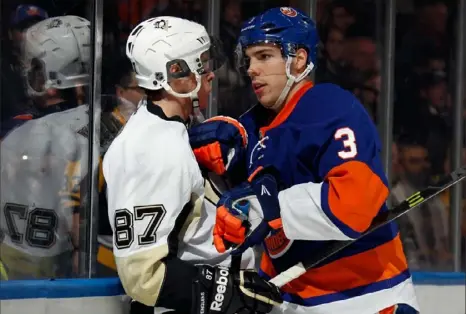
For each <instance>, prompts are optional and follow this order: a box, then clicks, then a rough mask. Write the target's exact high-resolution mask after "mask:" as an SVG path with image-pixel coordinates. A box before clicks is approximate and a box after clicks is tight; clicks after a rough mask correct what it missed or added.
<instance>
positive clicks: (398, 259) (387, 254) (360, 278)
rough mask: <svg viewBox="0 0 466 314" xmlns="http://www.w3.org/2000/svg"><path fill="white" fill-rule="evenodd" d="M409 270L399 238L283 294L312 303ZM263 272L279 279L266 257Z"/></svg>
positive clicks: (308, 276)
mask: <svg viewBox="0 0 466 314" xmlns="http://www.w3.org/2000/svg"><path fill="white" fill-rule="evenodd" d="M407 268H408V264H407V261H406V258H405V255H404V253H403V247H402V245H401V240H400V237H399V235H397V236H396V237H395V238H394V239H393V240H391V241H389V242H387V243H385V244H382V245H380V246H378V247H376V248H373V249H371V250H368V251H365V252H362V253H359V254H355V255H353V256H348V257H344V258H341V259H339V260H337V261H335V262H332V263H329V264H327V265H324V266H322V267H318V268H314V269H310V270H308V271H307V272H306V273H305V274H304V275H302V276H301V277H299V278H297V279H295V280H293V281H292V282H290V283H289V284H287V285H285V286H283V288H282V290H283V291H284V292H286V293H290V294H294V295H298V296H299V297H300V298H302V299H308V298H312V297H319V296H324V295H328V294H332V293H336V292H342V291H346V290H349V289H352V288H357V287H362V286H367V285H370V284H373V283H376V282H379V281H383V280H386V279H390V278H393V277H395V276H397V275H399V274H401V273H402V272H404V271H406V269H407ZM261 270H262V271H263V272H264V273H265V274H266V275H267V276H269V277H275V276H276V271H275V269H274V267H273V265H272V261H271V259H270V258H269V257H268V256H267V255H266V254H264V255H263V257H262V261H261Z"/></svg>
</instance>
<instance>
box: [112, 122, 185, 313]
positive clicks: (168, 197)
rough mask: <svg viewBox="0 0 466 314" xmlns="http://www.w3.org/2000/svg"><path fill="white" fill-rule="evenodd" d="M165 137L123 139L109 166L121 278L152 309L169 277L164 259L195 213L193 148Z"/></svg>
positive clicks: (178, 139)
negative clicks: (186, 222)
mask: <svg viewBox="0 0 466 314" xmlns="http://www.w3.org/2000/svg"><path fill="white" fill-rule="evenodd" d="M162 133H165V134H160V133H159V134H157V135H154V136H153V137H152V138H151V139H150V140H149V141H146V140H144V139H128V140H127V141H124V140H123V141H119V139H118V138H117V140H116V141H115V142H114V143H113V144H112V146H110V148H109V150H108V152H107V154H106V156H105V159H104V162H103V171H104V177H105V180H106V182H107V193H108V195H107V196H108V215H109V219H110V224H111V226H112V229H113V240H114V255H115V261H116V265H117V269H118V274H119V276H120V279H121V281H122V284H123V287H124V288H125V290H126V293H127V294H128V295H130V296H131V297H132V298H133V299H135V300H137V301H139V302H142V303H144V304H146V305H154V304H155V303H156V302H157V299H158V296H159V292H160V290H161V288H162V284H163V283H164V280H165V276H166V271H167V269H166V265H165V263H164V261H163V260H162V259H163V258H164V257H166V256H168V254H169V252H172V250H173V249H174V248H175V247H176V245H177V242H178V238H177V232H179V231H180V230H179V229H180V228H181V227H182V225H183V223H184V221H183V220H185V219H186V216H187V213H186V211H190V210H191V207H190V206H187V204H188V203H189V201H190V199H191V190H192V175H191V172H190V171H192V168H190V167H191V166H192V163H191V162H192V161H191V160H190V159H191V158H193V157H192V151H191V148H190V146H189V143H187V142H185V141H184V139H183V137H180V136H178V135H177V134H175V136H173V134H171V132H170V131H166V132H162ZM138 142H139V143H138ZM190 169H191V170H190Z"/></svg>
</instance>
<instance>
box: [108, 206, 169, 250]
mask: <svg viewBox="0 0 466 314" xmlns="http://www.w3.org/2000/svg"><path fill="white" fill-rule="evenodd" d="M166 213H167V211H166V210H165V207H163V205H150V206H135V207H134V215H133V213H132V212H130V211H129V210H127V209H126V208H125V209H119V210H117V211H115V220H114V224H115V246H116V247H117V248H118V249H120V250H121V249H126V248H128V247H130V246H131V244H132V243H133V241H134V233H135V228H134V222H135V221H141V220H144V219H147V220H149V223H148V224H147V227H146V228H145V229H144V230H136V232H137V233H139V232H142V234H138V244H139V245H147V244H152V243H155V241H157V238H156V236H155V233H156V232H157V229H158V228H159V226H160V223H161V222H162V219H163V217H165V214H166Z"/></svg>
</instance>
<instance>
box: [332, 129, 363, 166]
mask: <svg viewBox="0 0 466 314" xmlns="http://www.w3.org/2000/svg"><path fill="white" fill-rule="evenodd" d="M335 139H336V140H343V146H344V147H345V149H344V150H341V151H339V152H338V156H339V157H340V158H341V159H350V158H354V157H356V155H357V154H358V148H357V147H356V136H355V135H354V132H353V130H351V129H350V128H341V129H338V130H337V131H336V132H335Z"/></svg>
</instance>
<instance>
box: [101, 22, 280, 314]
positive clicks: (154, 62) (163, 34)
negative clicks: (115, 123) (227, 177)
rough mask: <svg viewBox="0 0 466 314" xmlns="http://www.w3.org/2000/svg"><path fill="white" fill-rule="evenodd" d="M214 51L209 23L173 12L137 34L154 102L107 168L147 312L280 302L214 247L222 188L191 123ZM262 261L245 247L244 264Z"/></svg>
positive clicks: (119, 238)
mask: <svg viewBox="0 0 466 314" xmlns="http://www.w3.org/2000/svg"><path fill="white" fill-rule="evenodd" d="M215 48H217V46H216V44H215V41H214V40H213V39H212V37H210V36H209V35H208V34H207V32H206V30H205V28H204V27H203V26H202V25H199V24H197V23H194V22H191V21H188V20H184V19H180V18H175V17H168V16H165V17H158V18H152V19H149V20H146V21H144V22H142V23H141V24H139V25H138V26H136V28H135V29H134V30H133V31H132V33H131V34H130V36H129V38H128V42H127V49H126V53H127V56H128V57H129V58H130V60H131V62H132V64H133V66H134V70H135V72H136V78H137V80H138V84H139V86H140V87H142V88H144V89H145V90H146V94H147V100H146V101H143V102H141V104H140V106H139V109H138V110H137V111H136V113H135V114H134V115H133V116H132V117H131V118H130V119H129V121H128V122H127V124H126V126H125V127H124V128H123V130H122V132H121V133H120V134H119V135H118V137H117V138H116V139H115V140H114V141H113V142H112V144H111V145H110V147H109V149H108V151H107V153H106V155H105V158H104V162H103V170H104V177H105V180H106V182H107V195H108V207H109V212H108V213H109V219H110V224H111V226H112V229H113V232H114V255H115V261H116V264H117V269H118V273H119V276H120V279H121V282H122V284H123V287H124V288H125V291H126V293H127V294H128V295H129V296H131V297H132V298H133V299H134V300H136V301H138V302H140V303H136V302H133V305H135V304H139V305H141V304H144V305H145V306H146V307H145V309H146V310H147V312H148V313H153V311H154V309H153V308H154V307H155V308H156V309H158V310H161V309H171V310H174V311H175V313H180V314H181V313H184V314H190V313H199V314H201V313H231V314H233V313H241V312H247V313H254V312H257V313H268V312H270V311H271V310H272V307H273V305H274V304H279V303H281V298H280V296H279V293H278V289H276V288H275V287H272V286H271V285H270V284H268V283H267V282H266V281H264V280H262V279H261V278H260V277H259V276H258V275H257V273H256V272H254V271H252V270H248V271H239V270H236V271H235V270H233V269H231V268H229V263H230V260H229V258H228V257H227V255H225V254H220V253H217V252H216V250H215V248H214V247H213V245H212V240H213V238H212V226H213V224H214V219H215V218H214V217H215V206H214V205H213V204H214V203H210V202H209V200H208V199H209V198H212V195H213V192H212V190H211V189H210V187H209V182H208V180H204V178H203V177H202V175H201V172H200V170H199V167H198V165H197V162H196V159H195V158H194V155H193V153H192V150H191V147H190V145H189V140H188V134H187V129H186V126H187V124H189V123H190V120H191V119H190V117H191V116H199V115H200V111H199V108H196V109H193V107H197V104H200V109H202V107H203V104H205V102H206V100H207V96H208V93H209V92H210V89H211V87H210V82H211V81H212V79H213V78H214V74H213V72H212V70H214V69H215V67H216V62H215V61H218V59H217V55H216V53H215V52H216V51H217V50H216V49H215ZM212 201H214V202H215V200H212ZM253 259H254V257H253V253H252V252H251V251H250V250H249V251H246V252H245V254H244V255H243V265H242V267H245V268H252V267H253ZM218 264H221V265H223V266H212V265H218ZM209 265H210V266H209ZM148 307H150V308H148ZM140 308H141V306H139V307H138V306H134V308H133V310H134V311H133V313H141V312H137V311H138V310H140ZM141 311H143V310H141Z"/></svg>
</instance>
